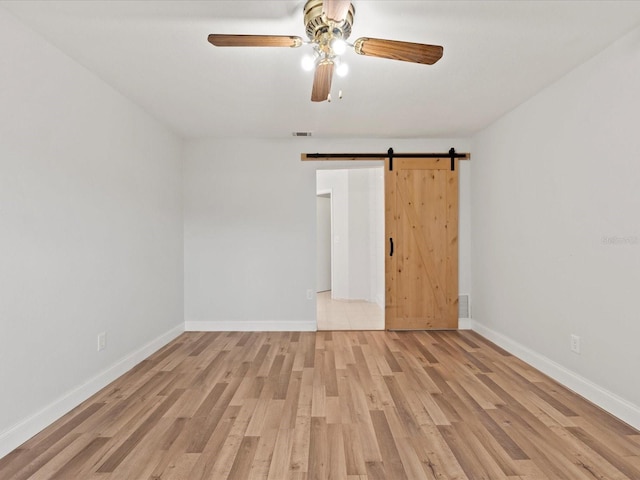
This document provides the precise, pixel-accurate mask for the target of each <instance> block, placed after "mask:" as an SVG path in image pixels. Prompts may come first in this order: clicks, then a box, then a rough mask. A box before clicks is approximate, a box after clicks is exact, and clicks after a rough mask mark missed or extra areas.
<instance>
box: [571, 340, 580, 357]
mask: <svg viewBox="0 0 640 480" xmlns="http://www.w3.org/2000/svg"><path fill="white" fill-rule="evenodd" d="M571 351H572V352H573V353H578V354H579V353H580V337H579V336H578V335H571Z"/></svg>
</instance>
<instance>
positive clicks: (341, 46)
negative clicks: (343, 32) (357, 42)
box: [331, 38, 347, 55]
mask: <svg viewBox="0 0 640 480" xmlns="http://www.w3.org/2000/svg"><path fill="white" fill-rule="evenodd" d="M331 49H332V50H333V53H335V54H336V55H342V54H343V53H344V52H346V51H347V42H345V41H344V40H342V39H341V38H336V39H334V40H333V42H331Z"/></svg>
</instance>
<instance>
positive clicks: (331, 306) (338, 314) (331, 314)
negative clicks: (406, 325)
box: [316, 291, 384, 330]
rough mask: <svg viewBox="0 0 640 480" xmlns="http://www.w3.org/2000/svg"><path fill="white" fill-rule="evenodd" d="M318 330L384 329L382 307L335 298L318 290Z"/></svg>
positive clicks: (329, 293)
mask: <svg viewBox="0 0 640 480" xmlns="http://www.w3.org/2000/svg"><path fill="white" fill-rule="evenodd" d="M316 299H317V305H318V315H317V318H318V330H384V309H382V308H381V307H380V306H379V305H377V304H375V303H372V302H365V301H364V300H336V299H333V298H331V291H327V292H318V294H317V296H316Z"/></svg>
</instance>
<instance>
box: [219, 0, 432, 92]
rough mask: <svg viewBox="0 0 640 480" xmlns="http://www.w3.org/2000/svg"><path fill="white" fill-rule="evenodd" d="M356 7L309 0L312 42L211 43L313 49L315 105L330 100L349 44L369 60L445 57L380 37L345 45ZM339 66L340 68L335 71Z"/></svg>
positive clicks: (222, 38) (344, 0)
mask: <svg viewBox="0 0 640 480" xmlns="http://www.w3.org/2000/svg"><path fill="white" fill-rule="evenodd" d="M354 15H355V8H354V7H353V5H352V4H351V2H350V0H308V1H307V3H306V4H305V6H304V24H305V28H306V33H307V37H309V41H308V42H305V41H303V40H302V38H300V37H297V36H293V35H225V34H211V35H209V37H208V40H209V42H210V43H211V44H212V45H215V46H216V47H291V48H297V47H300V46H301V45H303V44H305V43H307V44H311V45H312V46H313V49H314V55H313V58H310V59H308V60H307V64H308V66H309V67H310V69H314V68H315V74H314V78H313V88H312V90H311V101H312V102H324V101H325V100H327V99H330V92H331V82H332V80H333V73H334V70H337V73H340V67H342V65H345V64H344V63H341V62H340V58H339V56H340V55H341V54H342V53H344V51H345V49H346V47H347V45H351V46H353V47H354V49H355V51H356V53H358V54H360V55H367V56H370V57H379V58H389V59H392V60H402V61H404V62H412V63H422V64H427V65H433V64H434V63H436V62H437V61H438V60H440V58H441V57H442V52H443V48H442V47H441V46H439V45H427V44H423V43H411V42H400V41H397V40H383V39H380V38H369V37H362V38H358V39H357V40H356V41H355V42H354V43H353V44H348V43H347V42H346V40H347V38H349V36H350V35H351V27H352V25H353V17H354ZM336 65H337V66H338V68H336Z"/></svg>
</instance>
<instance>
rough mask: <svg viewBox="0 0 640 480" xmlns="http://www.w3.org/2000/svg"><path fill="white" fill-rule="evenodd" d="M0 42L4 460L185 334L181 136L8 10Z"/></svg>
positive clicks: (0, 433)
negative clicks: (100, 342) (101, 346)
mask: <svg viewBox="0 0 640 480" xmlns="http://www.w3.org/2000/svg"><path fill="white" fill-rule="evenodd" d="M0 45H2V47H0V49H1V50H2V53H1V54H0V72H2V73H1V74H0V329H1V333H0V385H1V387H0V388H1V389H2V394H1V395H0V457H1V456H3V455H4V454H6V453H7V452H8V451H10V450H11V449H13V448H15V447H16V446H18V445H19V444H20V443H21V442H22V441H24V440H26V439H27V438H28V437H30V436H31V435H32V434H34V433H36V432H37V431H39V430H40V429H41V428H43V427H44V426H46V425H47V424H49V423H50V422H51V421H53V420H54V419H56V418H57V417H58V416H60V415H62V414H64V413H66V411H67V410H68V409H69V408H71V407H73V406H75V405H76V404H77V403H79V402H80V401H82V400H84V398H86V397H87V396H88V395H90V394H92V393H93V392H94V391H96V390H97V389H99V388H101V387H102V386H104V385H105V384H106V382H108V381H110V380H112V379H113V378H115V377H117V376H118V375H120V374H121V373H123V372H124V371H125V370H126V369H128V368H130V367H131V366H132V365H133V364H134V363H135V362H136V361H137V360H140V359H142V358H144V357H145V356H147V355H148V354H149V353H151V351H153V349H155V348H158V347H159V346H161V345H162V344H163V343H164V342H166V341H168V340H170V339H171V338H172V337H173V336H175V335H176V334H177V333H179V332H180V331H181V330H182V329H183V326H182V322H183V302H182V264H183V262H182V224H181V215H182V213H181V208H182V207H181V195H180V189H181V163H180V155H181V148H182V146H181V142H180V141H179V140H178V139H177V138H175V137H174V136H173V135H171V134H170V133H168V131H167V130H165V129H164V128H163V127H161V126H160V125H159V124H158V123H156V122H155V121H154V120H152V119H150V117H148V116H147V115H146V114H144V113H143V112H142V111H140V109H138V108H137V107H136V106H134V105H133V104H132V103H130V102H129V101H128V100H126V99H124V98H123V97H122V96H121V95H119V94H118V93H116V92H115V91H113V90H112V89H111V88H109V87H107V86H106V84H104V83H103V82H102V81H100V80H99V79H97V78H96V77H95V76H93V75H92V74H90V73H88V72H87V71H86V70H84V69H83V68H82V67H80V66H79V65H78V64H76V63H75V62H73V61H72V60H70V59H69V58H68V57H66V56H65V55H63V54H62V53H60V52H59V51H58V50H56V49H55V48H54V47H52V46H51V45H50V44H48V43H47V42H46V41H44V40H42V39H41V38H40V37H38V36H36V35H34V34H33V33H32V32H31V31H29V30H27V29H26V28H24V27H23V26H22V25H21V24H20V23H18V22H17V21H15V20H14V19H13V17H11V16H10V15H9V14H8V13H6V11H5V10H4V9H2V8H0ZM100 332H107V348H106V349H105V350H103V351H101V352H97V335H98V334H99V333H100Z"/></svg>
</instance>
